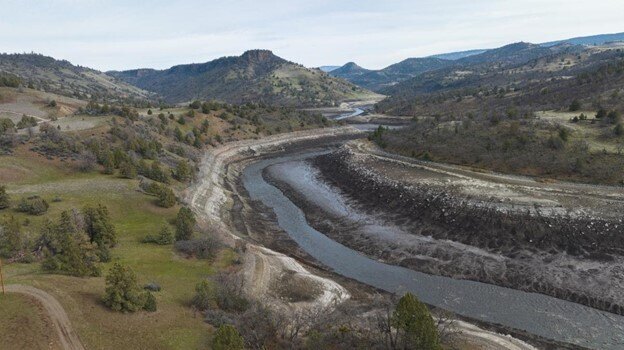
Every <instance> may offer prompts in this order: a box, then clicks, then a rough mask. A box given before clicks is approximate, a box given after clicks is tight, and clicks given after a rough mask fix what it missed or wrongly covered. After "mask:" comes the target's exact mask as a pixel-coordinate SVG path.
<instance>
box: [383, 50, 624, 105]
mask: <svg viewBox="0 0 624 350" xmlns="http://www.w3.org/2000/svg"><path fill="white" fill-rule="evenodd" d="M605 50H606V51H605ZM614 53H617V48H616V49H615V50H607V49H606V48H602V47H597V48H585V47H582V46H575V45H565V44H562V45H557V46H552V47H548V48H546V47H542V46H540V45H535V44H529V43H516V44H511V45H506V46H503V47H501V48H498V49H493V50H489V51H486V52H484V53H482V54H479V55H474V56H470V57H466V58H462V59H459V60H457V61H455V64H454V65H453V66H450V67H448V68H445V69H440V70H437V71H432V72H428V73H424V74H422V75H420V76H418V77H415V78H412V79H409V80H406V81H404V82H401V83H399V84H397V85H395V86H392V87H389V88H387V89H384V90H383V92H384V94H386V95H391V96H392V97H390V98H388V99H386V100H385V101H383V102H382V103H380V104H379V107H380V109H381V110H383V111H387V112H390V113H398V114H413V113H414V112H416V110H415V109H422V108H425V107H424V106H427V107H426V108H425V109H431V108H433V107H434V106H436V105H439V103H438V102H440V101H442V99H450V100H453V99H460V100H461V99H463V98H465V97H469V96H470V97H475V96H479V97H481V98H487V97H488V96H492V97H495V96H497V95H500V92H499V90H501V89H502V90H503V92H504V93H506V94H509V93H510V92H515V93H514V94H513V96H515V97H517V96H518V93H519V91H520V90H527V89H528V87H529V86H535V85H538V84H551V83H554V82H555V81H556V80H566V79H569V77H570V76H571V75H573V74H574V73H575V72H576V73H578V72H580V71H583V70H586V69H589V68H590V67H594V66H595V65H596V64H600V62H602V61H603V60H605V59H606V60H608V57H610V56H611V55H613V54H614ZM531 91H539V89H538V90H534V88H533V90H531ZM510 95H511V94H510ZM445 96H448V97H445ZM433 100H435V101H436V102H434V103H431V101H433ZM424 101H429V102H428V103H422V102H424ZM499 102H500V100H492V103H495V104H500V103H499ZM528 102H530V103H533V102H534V101H528ZM561 102H562V103H564V104H565V103H566V101H561ZM479 105H480V106H483V103H480V104H479ZM439 109H440V110H442V109H444V108H443V107H441V108H439ZM437 112H438V111H437V109H436V113H437Z"/></svg>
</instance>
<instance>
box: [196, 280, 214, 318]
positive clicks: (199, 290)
mask: <svg viewBox="0 0 624 350" xmlns="http://www.w3.org/2000/svg"><path fill="white" fill-rule="evenodd" d="M214 300H215V290H214V288H213V287H212V285H211V284H210V282H208V281H206V280H203V281H201V282H199V283H198V284H197V285H196V286H195V296H193V300H192V301H191V303H192V304H193V306H194V307H196V308H197V309H198V310H200V311H204V310H208V309H210V308H212V307H213V306H214V304H215V302H214Z"/></svg>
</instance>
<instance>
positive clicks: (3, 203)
mask: <svg viewBox="0 0 624 350" xmlns="http://www.w3.org/2000/svg"><path fill="white" fill-rule="evenodd" d="M10 206H11V202H10V200H9V194H8V193H7V192H6V186H4V185H2V186H0V209H6V208H8V207H10Z"/></svg>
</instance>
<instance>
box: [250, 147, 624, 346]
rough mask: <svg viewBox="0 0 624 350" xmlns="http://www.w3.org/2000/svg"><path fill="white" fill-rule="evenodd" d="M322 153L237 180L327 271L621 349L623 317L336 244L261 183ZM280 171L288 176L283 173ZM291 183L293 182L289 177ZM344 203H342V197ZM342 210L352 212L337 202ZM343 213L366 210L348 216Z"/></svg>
mask: <svg viewBox="0 0 624 350" xmlns="http://www.w3.org/2000/svg"><path fill="white" fill-rule="evenodd" d="M323 152H327V151H318V150H316V151H308V152H304V153H300V154H295V155H289V156H282V157H276V158H269V159H264V160H260V161H258V162H255V163H252V164H250V165H249V166H247V167H246V168H245V169H244V171H243V176H242V179H243V184H244V186H245V188H246V189H247V191H248V193H249V195H250V197H251V198H252V199H254V200H260V201H261V202H262V203H264V204H265V205H266V206H267V207H269V208H271V209H273V211H274V212H275V214H276V217H277V221H278V224H279V226H280V227H281V228H282V229H284V231H285V232H286V233H287V234H288V235H289V236H290V237H291V238H292V239H293V240H294V241H296V242H297V243H298V244H299V246H300V247H301V248H302V249H304V250H305V251H306V252H307V253H309V254H310V255H311V256H313V257H314V258H315V259H317V260H318V261H320V262H321V263H323V264H325V265H326V266H328V267H330V268H331V269H333V271H334V272H336V273H338V274H341V275H343V276H346V277H349V278H352V279H355V280H357V281H360V282H362V283H365V284H368V285H370V286H373V287H377V288H380V289H383V290H386V291H388V292H392V293H403V292H406V291H410V292H412V293H415V294H416V295H417V296H418V297H419V298H420V299H421V300H422V301H424V302H426V303H428V304H431V305H435V306H437V307H440V308H443V309H446V310H449V311H452V312H455V313H457V314H460V315H464V316H467V317H471V318H475V319H479V320H483V321H487V322H492V323H497V324H501V325H505V326H508V327H512V328H516V329H520V330H524V331H527V332H529V333H532V334H536V335H539V336H542V337H545V338H549V339H554V340H557V341H562V342H568V343H574V344H578V345H581V346H585V347H589V348H593V349H605V350H607V349H609V350H611V349H613V350H615V349H624V317H622V316H618V315H615V314H611V313H608V312H602V311H599V310H596V309H593V308H590V307H586V306H583V305H581V304H576V303H571V302H568V301H565V300H561V299H557V298H553V297H549V296H546V295H542V294H535V293H526V292H522V291H518V290H514V289H509V288H504V287H499V286H495V285H490V284H484V283H479V282H473V281H467V280H455V279H452V278H448V277H441V276H434V275H427V274H424V273H420V272H417V271H414V270H410V269H406V268H403V267H399V266H394V265H388V264H384V263H381V262H378V261H376V260H373V259H370V258H368V257H366V256H364V255H362V254H360V253H358V252H356V251H354V250H352V249H350V248H347V247H345V246H343V245H342V244H339V243H337V242H335V241H333V240H331V239H330V238H328V237H327V236H325V235H324V234H323V233H321V232H319V231H317V230H315V229H314V228H312V227H311V226H310V225H309V224H308V222H307V221H306V218H305V215H304V213H303V212H302V211H301V209H299V208H298V207H297V206H296V205H295V204H294V203H293V202H291V201H290V200H289V199H288V198H287V197H286V196H284V194H283V193H282V192H281V191H280V190H278V189H277V188H276V187H274V186H272V185H270V184H269V183H267V182H266V181H265V180H264V179H263V177H262V171H263V169H265V168H266V167H269V166H271V165H275V164H280V163H285V162H291V163H289V164H288V167H291V168H293V169H294V168H296V167H301V166H302V164H303V163H302V161H303V160H305V159H307V158H310V157H314V156H316V155H319V154H321V153H323ZM301 169H302V168H300V169H298V170H297V171H298V173H297V174H299V175H298V176H296V179H295V180H296V181H302V182H305V186H306V187H307V188H308V189H311V190H312V191H306V192H307V193H308V195H310V193H315V195H317V196H319V197H322V198H325V199H327V198H330V199H331V198H333V200H334V201H336V202H341V199H340V198H336V197H335V196H336V194H335V193H332V192H331V190H330V188H329V187H328V186H326V185H325V184H322V183H320V182H319V180H318V179H314V178H312V177H310V176H306V174H301V171H302V170H301ZM284 175H285V176H289V175H290V176H292V175H293V173H291V172H285V173H284ZM290 180H291V181H292V180H293V179H292V178H290ZM342 202H346V201H342ZM340 207H341V208H343V209H342V210H345V208H346V210H352V209H349V208H348V206H344V205H340ZM350 215H356V216H357V215H366V214H365V213H350Z"/></svg>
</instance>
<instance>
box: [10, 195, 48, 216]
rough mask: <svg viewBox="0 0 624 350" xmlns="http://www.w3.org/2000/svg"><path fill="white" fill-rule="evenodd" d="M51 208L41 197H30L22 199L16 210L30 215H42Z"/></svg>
mask: <svg viewBox="0 0 624 350" xmlns="http://www.w3.org/2000/svg"><path fill="white" fill-rule="evenodd" d="M49 207H50V205H49V204H48V202H47V201H46V200H45V199H43V198H41V197H39V196H30V197H28V198H22V199H21V200H20V201H19V203H18V204H17V208H15V210H17V211H19V212H22V213H28V214H30V215H41V214H43V213H45V212H46V211H48V208H49Z"/></svg>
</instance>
